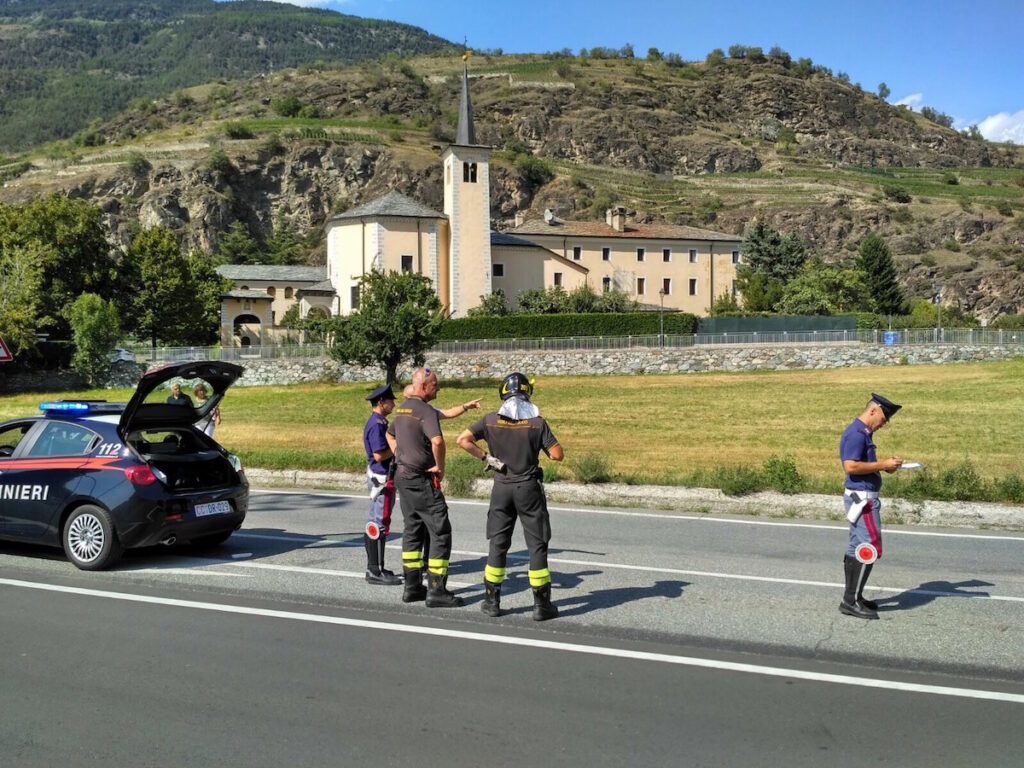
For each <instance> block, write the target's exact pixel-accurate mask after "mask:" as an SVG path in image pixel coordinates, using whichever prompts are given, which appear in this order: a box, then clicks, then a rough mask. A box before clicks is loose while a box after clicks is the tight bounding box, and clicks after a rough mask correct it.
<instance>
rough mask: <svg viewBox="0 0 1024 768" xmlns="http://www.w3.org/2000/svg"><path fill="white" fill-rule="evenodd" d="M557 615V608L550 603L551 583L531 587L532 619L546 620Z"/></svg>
mask: <svg viewBox="0 0 1024 768" xmlns="http://www.w3.org/2000/svg"><path fill="white" fill-rule="evenodd" d="M557 615H558V609H557V608H556V607H555V606H554V605H552V604H551V583H550V582H548V583H547V584H544V585H543V586H540V587H534V588H533V620H534V621H547V620H548V619H553V618H555V616H557Z"/></svg>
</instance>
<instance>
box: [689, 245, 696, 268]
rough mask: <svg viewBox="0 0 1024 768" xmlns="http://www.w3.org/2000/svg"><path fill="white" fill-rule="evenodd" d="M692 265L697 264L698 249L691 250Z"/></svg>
mask: <svg viewBox="0 0 1024 768" xmlns="http://www.w3.org/2000/svg"><path fill="white" fill-rule="evenodd" d="M690 263H691V264H696V263H697V249H696V248H691V249H690Z"/></svg>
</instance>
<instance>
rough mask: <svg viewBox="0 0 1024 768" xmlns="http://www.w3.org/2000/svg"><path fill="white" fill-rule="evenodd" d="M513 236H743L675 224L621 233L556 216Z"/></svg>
mask: <svg viewBox="0 0 1024 768" xmlns="http://www.w3.org/2000/svg"><path fill="white" fill-rule="evenodd" d="M512 234H513V235H558V236H559V237H566V236H568V237H600V238H603V239H611V238H624V239H631V240H726V241H729V242H734V243H738V242H741V241H742V240H743V237H742V236H740V235H727V234H725V233H724V232H715V231H713V230H710V229H698V228H697V227H684V226H679V225H676V224H636V223H630V224H627V225H626V230H625V231H624V232H619V231H617V230H615V229H614V228H612V227H610V226H608V225H607V224H606V223H604V222H603V221H562V220H561V219H554V220H553V221H552V222H551V223H550V224H549V223H548V222H546V221H544V220H543V219H531V220H530V221H527V222H524V223H523V224H522V225H520V226H518V227H516V228H515V229H513V230H512Z"/></svg>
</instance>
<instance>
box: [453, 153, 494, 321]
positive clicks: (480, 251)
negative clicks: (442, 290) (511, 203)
mask: <svg viewBox="0 0 1024 768" xmlns="http://www.w3.org/2000/svg"><path fill="white" fill-rule="evenodd" d="M489 155H490V151H489V150H488V149H487V148H486V147H464V146H451V147H449V148H448V149H447V150H445V153H444V155H443V163H444V212H445V213H446V214H447V215H448V220H449V222H450V224H451V237H450V239H449V258H448V268H449V275H448V284H449V286H450V293H451V303H450V306H449V311H450V313H451V316H452V317H465V315H466V312H467V311H468V310H469V309H470V308H472V307H475V306H477V305H478V304H479V303H480V296H486V295H489V294H490V293H491V220H490V211H491V193H490V166H489V162H488V158H489Z"/></svg>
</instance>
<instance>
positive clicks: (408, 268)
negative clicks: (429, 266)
mask: <svg viewBox="0 0 1024 768" xmlns="http://www.w3.org/2000/svg"><path fill="white" fill-rule="evenodd" d="M402 271H403V272H412V254H411V253H403V254H402Z"/></svg>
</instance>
